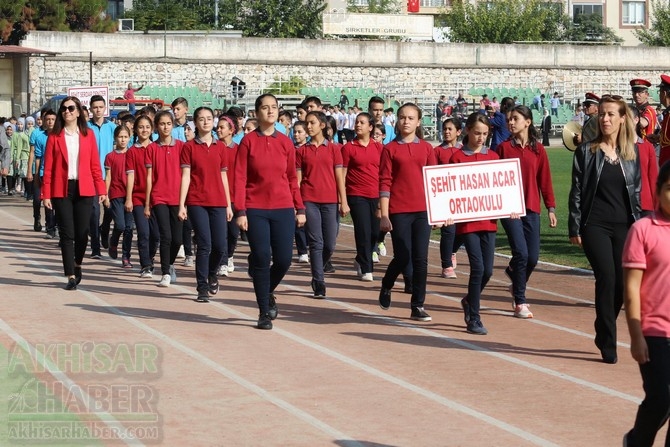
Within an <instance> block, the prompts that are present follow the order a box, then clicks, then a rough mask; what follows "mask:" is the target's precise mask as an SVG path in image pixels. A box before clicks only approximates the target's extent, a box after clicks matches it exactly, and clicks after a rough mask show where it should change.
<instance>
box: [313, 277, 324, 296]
mask: <svg viewBox="0 0 670 447" xmlns="http://www.w3.org/2000/svg"><path fill="white" fill-rule="evenodd" d="M312 290H313V291H314V298H325V297H326V283H325V282H324V281H317V280H315V279H313V280H312Z"/></svg>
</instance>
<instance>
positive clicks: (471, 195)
mask: <svg viewBox="0 0 670 447" xmlns="http://www.w3.org/2000/svg"><path fill="white" fill-rule="evenodd" d="M423 180H424V188H425V191H426V205H427V209H428V222H429V223H430V224H431V225H439V224H442V223H444V222H445V221H446V220H447V219H454V222H469V221H475V220H487V219H499V218H505V217H509V216H510V214H512V213H516V214H518V215H519V216H525V215H526V206H525V202H524V198H523V185H522V182H521V165H520V163H519V159H518V158H510V159H505V160H495V161H480V162H474V163H456V164H451V165H439V166H425V167H424V168H423Z"/></svg>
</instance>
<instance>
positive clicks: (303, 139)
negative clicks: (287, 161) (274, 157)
mask: <svg viewBox="0 0 670 447" xmlns="http://www.w3.org/2000/svg"><path fill="white" fill-rule="evenodd" d="M306 115H307V112H305V116H306ZM308 140H309V136H308V135H307V125H306V124H305V122H304V121H296V122H295V124H293V141H294V142H295V148H296V150H297V149H300V148H301V147H302V146H304V145H305V144H306V143H307V141H308ZM295 248H296V250H297V252H298V262H299V263H301V264H307V263H308V262H309V251H308V248H307V235H306V234H305V227H304V226H302V227H299V226H297V225H296V227H295Z"/></svg>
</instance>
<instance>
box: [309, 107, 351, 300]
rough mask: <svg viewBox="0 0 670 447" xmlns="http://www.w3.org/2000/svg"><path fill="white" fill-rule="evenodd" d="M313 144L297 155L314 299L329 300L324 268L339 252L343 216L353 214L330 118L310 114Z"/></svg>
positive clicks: (310, 134)
mask: <svg viewBox="0 0 670 447" xmlns="http://www.w3.org/2000/svg"><path fill="white" fill-rule="evenodd" d="M305 123H306V125H307V134H308V135H309V136H310V142H309V143H307V144H305V145H304V146H302V147H301V148H300V149H298V151H297V153H296V171H297V176H298V183H299V184H300V195H301V197H302V200H303V202H304V204H305V217H306V219H307V222H306V223H305V231H306V233H307V242H308V244H309V258H310V265H311V270H312V282H311V285H312V290H313V291H314V298H325V297H326V282H325V278H324V275H323V270H324V265H325V264H326V263H327V262H328V261H330V258H331V256H332V255H333V252H334V251H335V243H336V240H337V227H338V221H337V220H338V219H337V214H338V201H339V203H340V205H339V213H340V214H341V215H342V216H346V215H347V214H348V212H349V205H348V204H347V197H346V192H345V188H344V174H343V172H342V151H341V149H340V147H339V145H336V144H335V143H332V142H329V141H328V140H327V139H326V136H327V133H326V123H327V120H326V115H325V114H324V113H323V112H309V113H308V114H307V117H306V118H305Z"/></svg>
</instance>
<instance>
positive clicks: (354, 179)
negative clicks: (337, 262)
mask: <svg viewBox="0 0 670 447" xmlns="http://www.w3.org/2000/svg"><path fill="white" fill-rule="evenodd" d="M372 129H373V121H372V116H370V114H369V113H365V112H364V113H359V114H358V116H356V123H355V124H354V131H355V132H356V138H355V139H353V140H352V141H349V142H347V144H345V145H344V147H343V148H342V165H343V167H344V174H345V176H346V182H345V184H346V190H347V203H348V204H349V207H350V209H351V220H352V223H353V225H354V240H355V243H356V258H355V259H354V268H355V269H356V272H357V274H358V278H359V279H360V280H361V281H372V280H373V277H372V272H373V270H374V269H373V262H372V253H373V252H374V249H375V245H376V243H377V237H378V235H379V218H378V217H377V211H378V208H379V162H380V160H381V153H382V148H383V146H382V144H381V143H378V142H376V141H374V140H373V139H372Z"/></svg>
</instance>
